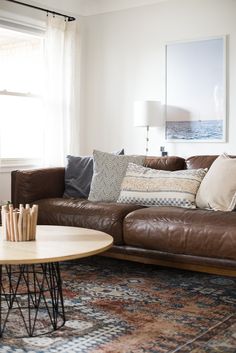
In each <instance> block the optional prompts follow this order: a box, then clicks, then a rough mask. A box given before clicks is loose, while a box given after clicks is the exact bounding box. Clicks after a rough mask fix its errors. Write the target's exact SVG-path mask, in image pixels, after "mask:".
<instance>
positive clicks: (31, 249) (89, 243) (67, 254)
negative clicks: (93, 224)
mask: <svg viewBox="0 0 236 353" xmlns="http://www.w3.org/2000/svg"><path fill="white" fill-rule="evenodd" d="M112 244H113V238H112V237H111V236H110V235H108V234H106V233H103V232H100V231H97V230H92V229H86V228H78V227H64V226H37V233H36V240H35V241H25V242H10V241H4V240H2V227H0V265H3V264H5V265H16V264H36V263H46V262H58V261H65V260H72V259H77V258H82V257H87V256H91V255H95V254H98V253H100V252H103V251H105V250H107V249H109V248H110V247H111V246H112Z"/></svg>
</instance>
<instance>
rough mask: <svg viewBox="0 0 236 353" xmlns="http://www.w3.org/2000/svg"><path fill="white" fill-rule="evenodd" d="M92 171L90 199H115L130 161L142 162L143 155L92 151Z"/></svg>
mask: <svg viewBox="0 0 236 353" xmlns="http://www.w3.org/2000/svg"><path fill="white" fill-rule="evenodd" d="M93 158H94V173H93V178H92V183H91V189H90V193H89V198H88V199H89V200H90V201H117V198H118V196H119V193H120V186H121V183H122V180H123V178H124V176H125V172H126V169H127V166H128V164H129V163H130V162H133V163H136V164H139V165H141V164H143V162H144V158H145V157H144V156H114V155H113V154H110V153H105V152H100V151H94V152H93Z"/></svg>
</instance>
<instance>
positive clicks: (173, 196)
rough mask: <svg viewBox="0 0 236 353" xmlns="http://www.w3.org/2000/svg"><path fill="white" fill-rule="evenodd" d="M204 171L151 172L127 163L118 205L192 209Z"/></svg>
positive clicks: (149, 169) (152, 170) (194, 205)
mask: <svg viewBox="0 0 236 353" xmlns="http://www.w3.org/2000/svg"><path fill="white" fill-rule="evenodd" d="M206 171H207V170H206V169H193V170H178V171H173V172H169V171H166V170H154V169H151V168H145V167H142V166H139V165H136V164H134V163H129V165H128V168H127V171H126V175H125V177H124V179H123V182H122V185H121V192H120V195H119V198H118V200H117V202H118V203H131V204H138V205H144V206H178V207H185V208H196V204H195V198H196V193H197V190H198V188H199V186H200V183H201V181H202V179H203V178H204V176H205V174H206Z"/></svg>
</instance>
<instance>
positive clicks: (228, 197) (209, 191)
mask: <svg viewBox="0 0 236 353" xmlns="http://www.w3.org/2000/svg"><path fill="white" fill-rule="evenodd" d="M235 175H236V159H235V158H230V157H229V156H228V155H227V154H223V155H221V156H219V157H218V158H217V159H216V160H215V161H214V162H213V163H212V165H211V167H210V169H209V171H208V172H207V175H206V177H205V178H204V180H203V182H202V184H201V186H200V188H199V190H198V193H197V197H196V203H197V206H198V207H200V208H211V209H213V210H214V211H232V210H233V209H234V208H235V204H236V178H235Z"/></svg>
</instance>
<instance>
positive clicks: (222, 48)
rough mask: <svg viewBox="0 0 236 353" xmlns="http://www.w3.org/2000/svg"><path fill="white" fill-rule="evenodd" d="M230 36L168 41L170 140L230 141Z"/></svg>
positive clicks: (167, 106) (167, 83) (166, 107)
mask: <svg viewBox="0 0 236 353" xmlns="http://www.w3.org/2000/svg"><path fill="white" fill-rule="evenodd" d="M225 57H226V38H225V37H217V38H211V39H203V40H194V41H188V42H177V43H171V44H167V45H166V98H165V119H166V122H165V124H166V140H167V141H171V142H184V141H186V142H187V141H188V142H190V141H191V142H225V141H226V59H225Z"/></svg>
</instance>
